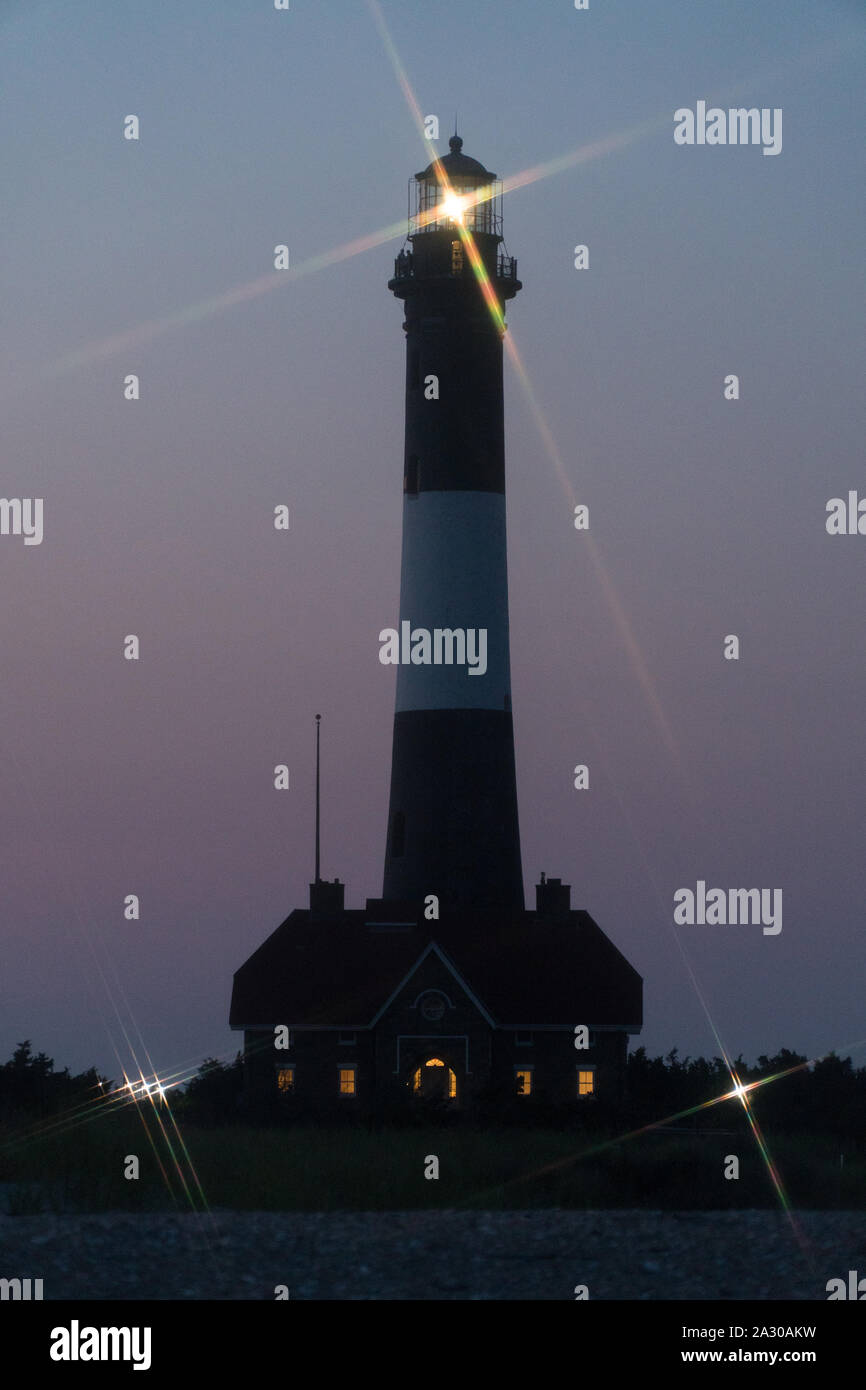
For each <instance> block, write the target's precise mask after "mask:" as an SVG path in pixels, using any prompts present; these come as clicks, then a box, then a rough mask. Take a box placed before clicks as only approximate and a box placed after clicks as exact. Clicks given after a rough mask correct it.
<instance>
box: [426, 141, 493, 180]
mask: <svg viewBox="0 0 866 1390" xmlns="http://www.w3.org/2000/svg"><path fill="white" fill-rule="evenodd" d="M448 145H449V148H450V150H451V153H450V154H446V155H443V156H442V158H441V159H440V160H439V165H440V166H441V171H442V173H444V175H445V177H446V179H447V180H448V182H449V183H452V182H453V181H454V180H455V179H460V180H462V179H471V180H472V182H473V183H474V184H480V183H493V181H494V179H495V178H496V175H495V174H491V172H490V170H489V169H485V167H484V165H483V164H481V163H479V161H478V160H477V159H473V158H472V157H471V155H468V154H463V141H462V139H461V137H460V136H459V135H456V134H455V135H452V136H451V139H450V140H449V141H448ZM415 177H416V179H417V180H418V182H419V183H441V182H442V178H441V175H440V172H439V169H438V168H437V164H436V161H435V160H434V161H433V162H432V163H430V164H428V165H427V168H426V169H422V170H421V172H420V174H416V175H415Z"/></svg>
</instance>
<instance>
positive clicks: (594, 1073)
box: [575, 1066, 598, 1100]
mask: <svg viewBox="0 0 866 1390" xmlns="http://www.w3.org/2000/svg"><path fill="white" fill-rule="evenodd" d="M575 1070H576V1075H575V1087H576V1098H577V1100H586V1099H587V1098H588V1097H589V1096H594V1095H596V1094H597V1091H598V1084H597V1083H598V1068H597V1067H595V1066H584V1067H577V1068H576V1069H575ZM586 1072H589V1074H590V1076H591V1077H592V1090H591V1091H582V1090H581V1089H580V1078H581V1076H583V1075H584V1074H585V1073H586Z"/></svg>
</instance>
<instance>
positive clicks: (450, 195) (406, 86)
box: [367, 0, 838, 1247]
mask: <svg viewBox="0 0 866 1390" xmlns="http://www.w3.org/2000/svg"><path fill="white" fill-rule="evenodd" d="M367 3H368V8H369V9H370V11H371V13H372V15H373V17H374V20H375V22H376V26H377V28H378V30H379V33H380V35H381V37H382V40H383V43H384V46H385V49H386V52H387V54H388V56H389V58H390V60H391V64H392V66H393V68H394V71H395V73H396V76H397V80H398V82H399V84H400V87H401V89H402V91H403V94H404V97H405V99H406V102H407V104H408V106H409V110H410V112H411V114H412V116H413V119H414V121H415V124H416V126H417V128H418V132H419V135H420V136H421V137H422V139H423V138H425V133H424V120H423V116H422V114H421V108H420V106H419V104H418V101H417V99H416V98H415V95H414V91H413V88H412V84H411V83H410V81H409V78H408V75H407V73H406V71H405V68H404V67H403V64H402V62H401V60H400V57H399V54H398V53H397V50H396V47H395V45H394V43H393V41H392V40H391V36H390V33H389V31H388V27H387V25H386V23H385V18H384V15H383V14H382V11H381V7H380V6H379V3H378V0H367ZM831 47H838V42H836V44H835V45H831ZM669 120H670V117H669V115H665V116H664V117H657V118H654V119H652V120H648V121H645V122H641V123H640V124H639V125H637V126H634V127H632V128H631V129H630V130H626V131H623V132H620V133H619V134H615V135H611V136H608V137H606V138H605V139H603V140H601V141H596V142H594V143H592V144H590V145H589V146H585V147H581V148H580V149H578V150H577V151H574V152H572V153H571V154H570V155H566V156H561V157H560V158H559V159H556V160H552V161H548V162H547V164H545V165H537V166H535V168H534V169H530V170H526V171H524V173H523V174H522V175H514V176H513V177H512V178H511V179H510V180H509V181H508V189H509V191H514V190H515V189H516V188H518V187H525V186H526V185H527V184H529V183H532V182H535V181H536V180H537V179H538V178H541V177H544V176H545V175H548V174H550V173H556V172H560V171H561V170H562V169H565V168H568V167H571V166H572V165H574V164H577V163H580V162H583V161H585V160H588V159H591V158H597V157H599V156H600V155H602V154H607V153H609V152H610V151H611V150H613V149H618V148H622V147H624V146H625V145H627V144H631V143H632V142H633V141H634V140H636V139H638V138H640V137H641V136H642V135H645V134H647V133H648V132H649V131H651V130H654V129H658V128H660V127H661V125H662V124H663V123H664V124H666V123H667V122H668V121H669ZM430 143H431V144H432V147H433V151H434V158H433V161H432V163H433V167H434V170H435V174H436V181H437V184H439V185H440V186H442V187H443V188H444V189H445V197H444V199H443V204H444V205H445V207H446V210H447V205H448V203H449V202H453V201H454V200H455V197H456V195H455V192H454V190H453V188H452V186H451V183H450V181H449V179H448V178H447V175H446V173H445V170H444V167H443V165H442V162H441V159H440V157H439V155H438V151H437V150H436V146H435V143H434V142H432V141H431V142H430ZM503 191H504V188H503ZM477 201H479V200H478V199H477V197H476V198H475V199H471V198H470V199H467V200H464V202H463V206H464V207H465V206H468V205H471V203H472V202H477ZM438 211H439V210H434V212H433V213H432V214H431V215H430V217H429V218H428V220H429V221H433V220H437V221H438V220H439V219H438V217H437V216H436V213H437V212H438ZM456 227H457V230H458V234H459V236H460V239H461V242H462V244H463V246H464V248H465V249H466V251H467V253H468V256H469V260H470V264H471V267H472V270H473V273H474V275H475V278H476V280H477V282H478V285H479V288H480V290H481V293H482V296H483V298H484V301H485V303H486V305H487V308H488V310H489V312H490V315H491V318H492V319H493V323H494V325H495V327H496V329H497V331H498V332H499V334H500V336H501V337H502V338H503V341H504V344H505V347H506V350H507V352H508V355H509V357H510V359H511V361H512V364H513V365H514V367H515V370H516V373H517V376H518V380H519V381H520V383H521V386H522V388H523V390H524V393H525V395H526V397H527V399H528V402H529V405H530V409H531V413H532V415H533V418H534V420H535V422H536V427H537V428H538V430H539V433H540V435H541V438H542V441H543V443H544V447H545V450H546V452H547V454H548V457H549V459H550V461H551V463H552V464H553V466H554V469H555V472H556V474H557V475H558V477H559V480H560V484H561V486H562V488H563V490H564V491H565V492H566V494H567V495H569V496H570V498H571V502H572V505H573V506H576V505H577V493H576V490H575V489H574V487H573V486H572V483H571V480H570V478H569V477H568V474H567V472H566V469H565V465H564V463H563V460H562V457H561V454H560V451H559V448H558V446H557V444H556V441H555V439H554V437H553V433H552V431H551V429H550V427H549V425H548V423H547V420H546V418H545V416H544V413H543V411H542V410H541V409H540V407H539V404H538V401H537V397H536V394H535V390H534V388H533V386H532V382H531V380H530V377H529V373H528V372H527V370H526V368H525V366H524V364H523V361H522V359H521V357H520V354H519V352H518V350H517V346H516V344H515V343H514V339H513V335H510V336H506V330H505V320H504V315H503V312H502V304H501V302H500V299H499V296H498V294H497V293H496V291H495V290H494V288H493V286H492V285H491V283H490V277H489V274H488V272H487V269H486V266H485V265H484V263H483V260H482V258H481V256H480V254H479V252H478V249H477V246H476V244H475V240H474V237H473V236H472V233H471V231H470V229H469V228H468V227H466V226H464V224H463V220H462V217H461V216H458V218H457V220H456ZM584 539H585V541H586V545H587V548H588V550H589V555H590V559H591V561H592V564H593V567H594V569H595V573H596V578H597V580H598V582H599V584H600V587H601V591H602V593H603V595H604V597H605V600H606V602H607V605H608V609H609V611H610V613H611V616H612V618H613V622H614V626H615V627H616V629H617V631H618V632H619V635H620V639H621V641H622V642H623V645H624V647H625V650H626V652H627V654H628V656H629V659H630V661H631V664H632V669H633V671H634V673H635V675H636V677H637V680H638V683H639V685H640V687H641V689H642V690H643V692H644V696H645V698H646V700H647V703H648V705H649V708H650V710H651V711H652V713H653V716H654V718H655V720H656V723H657V725H658V727H659V729H660V730H661V733H662V737H663V739H664V741H665V744H666V746H667V748H668V751H669V753H670V754H671V756H672V758H673V759H674V761H675V763H676V765H677V769H678V772H679V774H680V778H681V780H682V781H683V783H684V784H685V786H686V787H687V788H688V790H689V793H690V795H691V799H692V800H694V799H695V798H694V794H693V789H692V787H691V783H690V780H689V777H688V773H687V770H686V767H685V764H684V762H683V759H682V756H681V754H680V749H679V745H678V743H677V741H676V739H675V737H674V734H673V730H672V729H671V727H670V724H669V722H668V720H667V716H666V714H665V711H664V708H663V706H662V703H661V700H660V699H659V696H658V694H657V691H656V688H655V683H654V681H653V679H652V676H651V674H650V671H649V667H648V665H647V662H646V660H645V658H644V655H643V652H642V650H641V648H640V644H639V643H638V641H637V638H636V636H635V633H634V629H633V627H632V624H631V622H630V621H629V617H628V614H627V613H626V611H625V608H624V607H623V604H622V602H621V600H620V598H619V593H618V591H617V589H616V586H615V584H614V582H613V580H612V578H611V576H610V573H609V570H608V568H607V566H606V565H605V563H604V561H603V559H602V556H601V553H600V550H599V547H598V545H597V544H596V542H595V540H594V537H593V536H592V535H591V534H590V533H589V532H586V534H585V537H584ZM674 935H675V936H676V933H674ZM676 939H677V943H678V945H679V946H680V950H681V952H682V954H683V958H684V959H685V960H686V965H687V968H688V971H689V975H690V978H691V980H692V983H693V985H694V987H695V989H696V991H697V993H698V997H699V999H700V1001H701V1004H702V1007H703V1009H704V1012H705V1015H706V1017H707V1019H708V1021H709V1023H710V1026H711V1028H712V1030H713V1033H714V1035H715V1037H716V1040H717V1042H718V1045H719V1047H720V1048H721V1050H722V1055H723V1058H724V1063H725V1066H726V1067H727V1069H728V1071H729V1072H730V1074H731V1079H732V1081H733V1082H734V1085H735V1090H734V1092H733V1093H732V1094H734V1095H738V1096H739V1098H740V1100H741V1102H742V1104H743V1107H744V1109H745V1111H746V1116H747V1119H748V1121H749V1124H750V1126H751V1128H752V1133H753V1136H754V1138H755V1141H756V1144H757V1146H758V1150H759V1153H760V1154H761V1157H762V1158H763V1160H764V1163H765V1165H766V1167H767V1171H768V1173H769V1175H770V1178H771V1181H772V1182H773V1185H774V1187H775V1189H776V1193H777V1196H778V1198H779V1201H780V1203H781V1205H782V1208H783V1210H784V1211H785V1213H786V1215H787V1216H788V1219H789V1221H790V1223H791V1226H792V1229H793V1232H794V1235H795V1237H796V1239H797V1241H798V1243H799V1244H800V1245H801V1247H804V1239H803V1235H802V1233H801V1230H800V1228H799V1226H798V1224H797V1222H796V1221H795V1219H794V1215H793V1212H792V1211H791V1207H790V1203H789V1202H788V1198H787V1194H786V1192H785V1189H784V1186H783V1184H782V1180H781V1176H780V1174H779V1172H778V1170H777V1169H776V1167H775V1164H774V1163H773V1162H772V1159H771V1157H770V1154H769V1150H768V1148H767V1145H766V1142H765V1140H764V1138H763V1134H762V1132H761V1130H760V1127H759V1125H758V1122H757V1118H756V1117H755V1115H754V1114H753V1112H752V1109H751V1106H750V1104H749V1101H748V1096H747V1093H746V1092H745V1090H744V1089H743V1088H742V1087H741V1086H740V1085H739V1083H738V1080H737V1078H736V1073H735V1072H734V1071H733V1069H732V1067H731V1063H730V1059H729V1057H728V1054H727V1052H726V1050H725V1049H724V1046H723V1044H722V1042H721V1039H720V1038H719V1035H718V1031H717V1030H716V1027H715V1024H714V1023H713V1020H712V1017H711V1015H710V1012H709V1009H708V1007H707V1004H706V1001H705V999H704V996H703V993H702V991H701V990H700V988H699V986H698V982H697V979H696V977H695V974H694V971H693V970H692V967H691V964H690V962H688V960H687V958H686V956H685V951H684V949H683V947H682V944H681V943H680V942H679V938H678V937H677V938H676Z"/></svg>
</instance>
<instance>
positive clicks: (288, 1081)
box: [277, 1067, 295, 1095]
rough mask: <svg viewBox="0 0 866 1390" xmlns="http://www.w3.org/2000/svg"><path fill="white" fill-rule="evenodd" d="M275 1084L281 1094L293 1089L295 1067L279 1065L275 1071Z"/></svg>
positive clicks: (286, 1093)
mask: <svg viewBox="0 0 866 1390" xmlns="http://www.w3.org/2000/svg"><path fill="white" fill-rule="evenodd" d="M277 1086H278V1087H279V1089H280V1091H281V1093H282V1094H283V1095H288V1093H289V1092H290V1091H293V1090H294V1089H295V1069H294V1067H280V1069H279V1071H278V1072H277Z"/></svg>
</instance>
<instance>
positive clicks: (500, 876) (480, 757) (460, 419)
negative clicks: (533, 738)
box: [380, 134, 524, 912]
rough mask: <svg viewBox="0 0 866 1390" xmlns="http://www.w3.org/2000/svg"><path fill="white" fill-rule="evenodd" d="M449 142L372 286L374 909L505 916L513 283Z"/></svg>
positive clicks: (513, 824)
mask: <svg viewBox="0 0 866 1390" xmlns="http://www.w3.org/2000/svg"><path fill="white" fill-rule="evenodd" d="M449 143H450V153H449V154H447V155H445V156H444V158H442V159H441V160H440V159H436V160H434V161H433V163H432V164H430V165H428V167H427V168H426V169H424V170H422V172H421V173H419V174H416V175H415V177H414V179H412V180H411V181H410V209H412V211H411V213H410V221H409V238H408V239H409V242H410V245H411V250H408V249H406V250H403V251H401V252H400V254H399V255H398V257H397V260H396V263H395V269H394V278H393V279H392V280H390V281H389V282H388V288H389V289H390V290H391V291H392V292H393V293H394V294H395V295H396V296H397V298H398V299H401V300H403V302H404V304H405V314H406V317H405V321H404V323H403V328H404V330H405V333H406V443H405V456H404V464H403V551H402V572H401V584H400V625H399V642H395V643H394V655H393V657H392V658H391V659H393V660H395V661H397V662H398V663H399V664H398V672H397V696H396V711H395V715H394V742H393V754H392V764H391V799H390V810H389V816H388V835H387V845H386V852H385V875H384V886H383V897H384V898H386V899H387V898H391V899H404V900H406V899H408V900H416V901H417V900H418V899H419V898H423V897H425V896H427V895H428V894H435V895H436V896H437V897H438V899H439V903H440V910H442V909H444V910H451V911H454V910H456V911H464V910H467V909H470V910H471V909H476V910H481V911H508V912H511V911H516V912H520V911H522V910H523V906H524V903H523V875H522V869H521V861H520V835H519V829H518V819H517V786H516V778H515V769H514V735H513V729H512V718H511V683H510V671H509V653H508V581H507V569H506V545H505V458H504V429H503V401H502V338H503V335H504V333H505V325H504V320H503V309H504V304H505V301H506V300H509V299H512V298H513V297H514V295H515V294H516V293H517V291H518V290H519V289H520V288H521V285H520V281H519V280H518V279H517V263H516V261H515V260H514V259H513V258H511V257H509V256H506V255H505V254H504V252H503V251H502V249H501V243H502V214H501V203H502V193H501V185H500V184H499V182H498V181H497V178H496V175H495V174H492V173H491V172H490V171H489V170H488V169H485V168H484V166H483V165H482V164H480V163H479V162H478V161H477V160H476V159H471V158H469V156H468V155H465V154H463V152H462V145H463V141H462V140H461V139H460V137H459V136H458V135H456V134H455V135H454V136H452V138H451V140H450V142H449ZM389 631H391V630H389ZM393 631H394V633H395V636H396V635H397V632H398V630H393ZM380 655H381V653H380Z"/></svg>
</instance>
